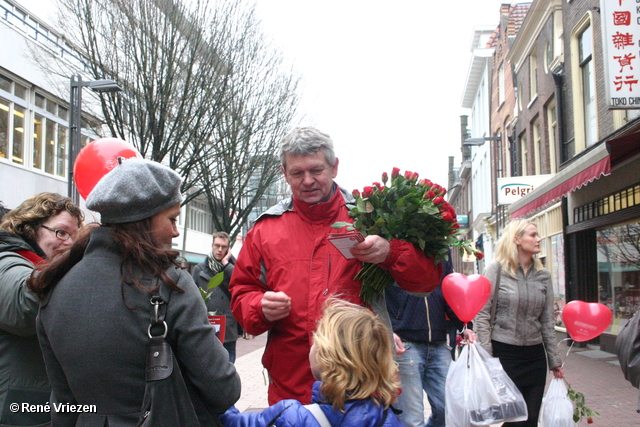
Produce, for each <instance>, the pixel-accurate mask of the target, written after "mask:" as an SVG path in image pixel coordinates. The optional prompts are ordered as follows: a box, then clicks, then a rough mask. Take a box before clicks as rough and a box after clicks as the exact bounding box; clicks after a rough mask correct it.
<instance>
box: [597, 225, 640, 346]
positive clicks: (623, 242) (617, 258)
mask: <svg viewBox="0 0 640 427" xmlns="http://www.w3.org/2000/svg"><path fill="white" fill-rule="evenodd" d="M596 238H597V247H598V291H599V296H600V302H601V303H602V304H605V305H607V306H608V307H609V308H610V309H611V311H613V322H612V324H611V326H610V327H609V329H608V331H609V332H612V333H614V334H617V333H618V331H619V330H620V328H621V327H622V326H624V325H625V324H626V323H627V322H628V319H630V318H631V316H633V314H634V313H635V312H636V311H638V309H639V308H640V265H639V264H638V259H640V251H639V250H638V241H640V222H639V221H638V220H633V221H629V222H626V223H621V224H616V225H614V226H611V227H607V228H602V229H600V230H597V234H596Z"/></svg>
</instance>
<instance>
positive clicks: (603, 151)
mask: <svg viewBox="0 0 640 427" xmlns="http://www.w3.org/2000/svg"><path fill="white" fill-rule="evenodd" d="M610 173H611V162H610V157H609V152H608V151H607V146H606V144H600V145H599V146H597V147H596V148H594V149H593V150H591V151H589V152H588V153H587V154H586V155H584V156H582V157H581V158H580V159H578V160H577V161H575V162H574V163H572V164H571V165H569V166H568V167H566V168H565V169H563V170H562V171H560V172H558V173H557V174H556V175H555V176H554V177H553V178H551V179H549V181H547V182H545V183H544V184H542V185H540V186H539V187H538V188H536V189H535V190H534V191H532V192H531V193H529V194H527V195H526V196H525V197H523V198H522V200H519V201H517V202H515V203H513V204H512V205H511V206H510V207H509V210H510V211H511V218H518V217H522V216H525V215H527V214H528V213H530V212H532V211H534V210H537V209H540V208H542V207H544V206H547V205H550V204H551V203H554V202H556V201H557V200H559V199H560V198H561V197H562V196H564V195H567V194H569V193H571V192H572V191H575V190H577V189H578V188H580V187H582V186H584V185H587V184H588V183H590V182H592V181H594V180H596V179H598V178H600V177H601V176H603V175H609V174H610Z"/></svg>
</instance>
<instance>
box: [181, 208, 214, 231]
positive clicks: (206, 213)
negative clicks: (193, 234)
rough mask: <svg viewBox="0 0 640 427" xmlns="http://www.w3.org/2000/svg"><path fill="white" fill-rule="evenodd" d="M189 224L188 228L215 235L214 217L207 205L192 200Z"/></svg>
mask: <svg viewBox="0 0 640 427" xmlns="http://www.w3.org/2000/svg"><path fill="white" fill-rule="evenodd" d="M188 212H189V223H188V224H187V227H188V228H190V229H192V230H196V231H200V232H202V233H205V234H213V215H211V210H210V209H209V206H208V205H207V204H206V203H202V202H199V201H197V200H192V201H191V202H189V209H188Z"/></svg>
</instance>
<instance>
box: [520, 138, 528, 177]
mask: <svg viewBox="0 0 640 427" xmlns="http://www.w3.org/2000/svg"><path fill="white" fill-rule="evenodd" d="M528 174H529V150H528V149H527V135H526V134H525V133H522V135H520V176H526V175H528Z"/></svg>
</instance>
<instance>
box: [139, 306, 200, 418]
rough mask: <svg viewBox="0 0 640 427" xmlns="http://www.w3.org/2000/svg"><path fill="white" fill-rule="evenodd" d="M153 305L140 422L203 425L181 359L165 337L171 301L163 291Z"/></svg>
mask: <svg viewBox="0 0 640 427" xmlns="http://www.w3.org/2000/svg"><path fill="white" fill-rule="evenodd" d="M151 305H152V310H151V319H150V324H149V330H148V335H149V349H148V352H147V370H146V380H147V383H146V386H145V390H144V399H143V401H142V410H141V416H140V419H139V421H138V424H137V425H138V426H144V427H164V426H166V427H176V426H185V427H190V426H200V422H199V421H198V415H197V414H196V411H195V409H194V407H193V403H192V401H191V397H190V396H189V391H188V390H187V386H186V384H185V382H184V378H183V377H182V372H181V371H180V366H179V365H178V361H177V360H175V358H174V355H173V350H171V345H170V344H169V343H168V342H167V341H166V340H165V338H166V336H167V330H168V327H167V323H166V321H165V314H166V309H167V308H166V305H167V304H166V303H165V301H164V300H163V299H162V298H161V297H160V296H159V295H153V296H152V297H151ZM158 332H159V333H158Z"/></svg>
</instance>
